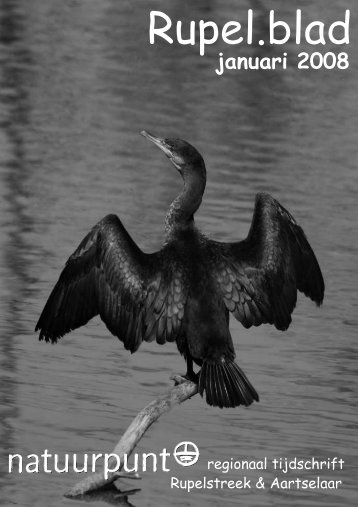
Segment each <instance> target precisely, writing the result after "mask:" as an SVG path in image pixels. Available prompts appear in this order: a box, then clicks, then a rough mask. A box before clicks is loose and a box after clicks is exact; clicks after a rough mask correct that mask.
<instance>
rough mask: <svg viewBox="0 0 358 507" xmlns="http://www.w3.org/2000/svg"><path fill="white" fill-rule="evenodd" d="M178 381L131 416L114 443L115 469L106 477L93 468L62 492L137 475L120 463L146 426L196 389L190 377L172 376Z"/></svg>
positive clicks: (71, 492) (90, 488)
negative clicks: (122, 432) (126, 470)
mask: <svg viewBox="0 0 358 507" xmlns="http://www.w3.org/2000/svg"><path fill="white" fill-rule="evenodd" d="M172 378H173V380H175V381H176V382H177V383H178V385H176V386H174V387H173V388H172V389H170V391H169V392H167V393H166V394H165V395H163V396H160V397H159V398H157V399H156V400H154V401H152V402H151V403H149V405H147V406H146V407H145V408H143V410H141V411H140V412H139V414H138V415H137V416H136V417H135V418H134V419H133V421H132V423H131V424H130V426H129V427H128V429H127V431H126V432H125V433H124V434H123V436H122V438H121V439H120V440H119V442H118V443H117V445H116V447H115V448H114V450H113V451H112V454H114V455H116V458H115V457H113V458H111V460H109V462H108V464H109V468H114V467H115V465H116V463H118V461H117V456H118V458H119V461H120V467H119V468H118V470H116V471H115V472H109V473H108V477H107V478H106V477H105V472H104V470H102V471H101V472H96V473H93V474H91V475H89V476H88V477H86V478H85V479H83V480H82V481H80V482H78V483H77V484H75V486H73V487H72V488H71V489H70V490H69V491H68V492H67V493H66V494H65V496H66V497H68V498H73V497H76V496H80V495H84V494H86V493H89V492H90V491H94V490H97V489H99V488H103V487H104V486H107V485H109V484H111V483H113V482H114V481H115V480H117V479H118V478H120V477H126V478H133V479H138V478H139V476H138V475H137V474H130V473H125V472H121V468H122V466H123V460H124V455H126V456H127V457H129V456H130V454H131V453H132V452H133V449H134V448H135V446H136V445H137V443H138V442H139V440H140V439H141V438H142V436H143V435H144V433H145V432H146V431H147V429H148V428H149V427H150V426H151V425H152V424H153V423H154V422H155V421H156V420H157V419H158V418H159V417H160V416H161V415H162V414H164V413H165V412H168V411H169V410H170V409H171V408H172V407H173V406H174V405H179V404H180V403H183V401H185V400H187V399H188V398H191V397H192V396H194V395H195V394H196V393H197V392H198V386H197V385H196V384H194V383H193V382H190V381H189V380H185V379H183V378H182V377H177V376H173V377H172Z"/></svg>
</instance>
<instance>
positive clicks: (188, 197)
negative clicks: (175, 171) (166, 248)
mask: <svg viewBox="0 0 358 507" xmlns="http://www.w3.org/2000/svg"><path fill="white" fill-rule="evenodd" d="M200 169H201V170H200V171H194V170H193V171H190V172H189V174H187V175H185V176H184V177H183V179H184V186H183V190H182V191H181V193H180V194H179V195H178V196H177V197H176V199H174V201H173V202H172V203H171V205H170V208H169V210H168V213H167V216H166V217H165V233H166V237H167V239H169V238H170V237H172V236H173V234H175V233H176V232H177V231H178V230H183V229H187V228H190V227H193V225H194V214H195V213H196V211H197V210H198V208H199V206H200V204H201V201H202V198H203V193H204V190H205V183H206V177H205V167H203V168H200Z"/></svg>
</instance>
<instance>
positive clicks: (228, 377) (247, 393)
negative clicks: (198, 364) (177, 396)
mask: <svg viewBox="0 0 358 507" xmlns="http://www.w3.org/2000/svg"><path fill="white" fill-rule="evenodd" d="M204 391H205V393H206V402H207V403H208V404H209V405H213V406H214V407H220V408H223V407H237V406H238V405H245V406H246V407H247V406H249V405H251V403H252V402H253V401H254V400H255V401H259V395H258V394H257V392H256V391H255V388H254V387H253V386H252V385H251V383H250V381H249V379H248V378H247V377H246V375H245V373H244V372H243V371H242V370H241V368H239V366H238V365H237V364H236V363H235V362H234V361H231V360H227V359H226V360H225V359H224V358H222V360H221V361H213V360H206V361H204V362H203V366H202V368H201V370H200V372H199V392H200V394H201V396H203V393H204Z"/></svg>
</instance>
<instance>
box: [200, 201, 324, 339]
mask: <svg viewBox="0 0 358 507" xmlns="http://www.w3.org/2000/svg"><path fill="white" fill-rule="evenodd" d="M209 248H210V252H211V255H210V259H211V269H212V273H213V277H214V280H215V282H216V284H217V287H218V290H219V291H220V293H221V294H222V297H223V299H224V302H225V305H226V307H227V309H228V310H229V311H230V312H232V313H233V314H234V316H235V317H236V318H237V319H238V320H239V321H240V322H241V323H242V324H243V325H244V326H245V327H250V326H252V325H254V326H258V325H260V324H262V323H270V324H274V325H275V326H276V328H277V329H280V330H284V329H287V328H288V326H289V325H290V322H291V313H292V312H293V309H294V308H295V305H296V300H297V289H298V290H299V291H301V292H303V293H304V294H305V295H306V296H308V297H309V298H311V299H312V300H313V301H315V302H316V303H317V305H320V304H321V303H322V301H323V296H324V281H323V277H322V273H321V270H320V267H319V265H318V262H317V259H316V257H315V254H314V253H313V250H312V248H311V246H310V245H309V243H308V241H307V238H306V236H305V234H304V232H303V230H302V229H301V227H300V226H299V225H297V223H296V221H295V219H294V218H293V217H292V215H291V214H290V213H289V212H288V211H287V210H285V209H284V208H283V207H282V206H281V205H280V204H279V203H278V202H277V201H276V200H275V199H274V198H273V197H271V196H270V195H268V194H264V193H260V194H258V195H257V196H256V203H255V210H254V216H253V220H252V224H251V228H250V231H249V234H248V237H247V238H246V239H245V240H244V241H241V242H237V243H219V242H214V241H210V242H209Z"/></svg>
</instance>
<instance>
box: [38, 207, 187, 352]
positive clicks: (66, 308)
mask: <svg viewBox="0 0 358 507" xmlns="http://www.w3.org/2000/svg"><path fill="white" fill-rule="evenodd" d="M186 287H187V285H186V283H185V274H184V273H182V272H181V270H180V266H179V265H178V263H177V262H176V256H175V252H174V251H173V250H172V249H171V248H170V247H164V248H163V249H162V250H160V251H159V252H156V253H153V254H145V253H143V252H142V251H141V250H140V249H139V248H138V246H137V245H136V244H135V243H134V241H133V240H132V239H131V237H130V236H129V234H128V233H127V231H126V229H125V228H124V226H123V225H122V223H121V221H120V220H119V218H118V217H117V216H115V215H108V216H106V217H105V218H104V219H103V220H101V221H100V222H99V223H98V224H97V225H95V227H93V229H92V230H91V231H90V233H89V234H88V235H87V236H86V237H85V238H84V239H83V240H82V242H81V243H80V245H79V247H78V248H77V249H76V251H75V252H74V253H73V254H72V255H71V256H70V258H69V259H68V261H67V263H66V265H65V267H64V269H63V271H62V273H61V275H60V278H59V280H58V282H57V283H56V285H55V287H54V289H53V291H52V292H51V294H50V297H49V298H48V301H47V303H46V305H45V307H44V309H43V311H42V314H41V316H40V318H39V321H38V323H37V326H36V331H37V330H39V331H40V340H43V339H44V340H46V341H51V342H56V341H57V340H58V339H59V338H61V337H62V336H63V335H65V334H66V333H68V332H70V331H71V330H73V329H76V328H78V327H80V326H82V325H84V324H86V323H87V322H88V321H89V320H90V319H91V318H92V317H94V316H95V315H98V314H99V315H100V317H101V319H102V320H103V322H104V323H105V324H106V326H107V328H108V329H109V331H110V332H111V333H112V334H113V335H115V336H117V337H118V338H119V339H120V340H121V341H123V343H124V346H125V348H127V349H129V350H131V351H132V352H134V351H135V350H137V348H138V347H139V345H140V344H141V342H142V341H143V340H146V341H152V340H154V339H156V340H157V342H158V343H165V341H173V340H175V339H176V337H177V336H178V333H179V332H180V328H181V324H182V321H183V318H184V311H183V309H184V307H185V304H186V299H187V289H186Z"/></svg>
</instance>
